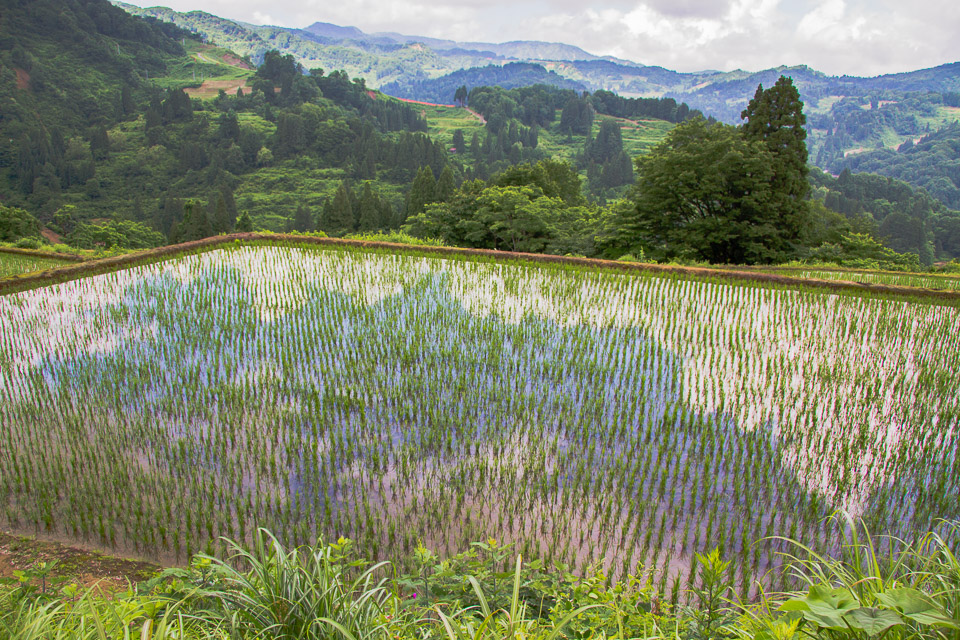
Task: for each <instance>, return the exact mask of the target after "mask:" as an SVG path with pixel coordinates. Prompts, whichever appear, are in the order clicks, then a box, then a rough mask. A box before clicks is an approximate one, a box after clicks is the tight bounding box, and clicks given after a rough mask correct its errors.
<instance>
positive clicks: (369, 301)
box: [0, 248, 960, 515]
mask: <svg viewBox="0 0 960 640" xmlns="http://www.w3.org/2000/svg"><path fill="white" fill-rule="evenodd" d="M0 311H4V313H3V314H2V316H0V329H2V330H3V332H5V333H6V334H7V335H11V334H16V335H17V336H20V335H21V334H22V332H23V331H27V332H30V333H31V335H30V337H29V338H26V339H24V338H22V337H21V338H14V340H15V342H14V343H13V345H15V346H12V345H11V343H10V342H2V343H0V344H2V347H0V354H2V360H0V363H3V364H4V369H3V371H4V373H3V375H0V390H3V391H4V392H5V393H7V394H8V397H18V395H22V394H23V393H24V389H25V388H26V387H25V386H24V384H25V383H24V382H23V379H18V376H17V374H18V373H27V372H30V371H40V372H41V373H42V376H43V378H44V379H45V380H46V381H47V383H48V384H49V385H53V386H56V385H57V384H58V383H64V384H67V383H68V382H69V380H70V378H71V377H74V376H87V377H89V376H93V377H94V378H97V379H98V380H97V382H98V385H102V387H103V388H105V389H111V390H113V391H112V392H113V393H115V394H117V395H118V397H119V398H121V399H122V403H121V405H122V406H125V407H126V408H127V410H129V411H139V410H144V409H145V410H147V411H149V412H155V413H157V414H161V413H163V414H164V415H169V412H170V407H171V406H172V407H173V408H174V411H175V412H179V413H180V414H182V416H183V419H182V420H178V421H171V425H173V424H177V425H178V426H177V427H176V428H175V429H174V431H175V432H176V433H179V434H181V435H182V434H183V433H186V432H188V431H189V427H188V426H187V425H189V424H191V423H194V424H195V423H197V420H198V419H197V418H196V417H191V416H190V415H189V414H190V413H191V406H192V403H194V402H196V398H197V397H198V394H200V396H199V397H203V398H206V399H211V398H213V399H218V398H220V397H229V391H230V388H231V387H241V388H242V387H245V386H248V387H254V386H258V385H266V386H268V387H270V388H271V389H274V388H275V389H276V396H277V398H278V401H279V402H280V406H281V407H285V408H288V409H289V410H290V415H291V420H300V421H302V420H304V414H305V413H308V412H309V411H311V410H312V409H311V408H310V407H313V406H314V404H316V406H319V407H321V408H323V407H335V406H345V407H348V410H347V411H345V412H343V414H342V415H341V414H340V413H337V414H335V415H336V416H340V417H337V418H335V420H342V424H340V423H338V424H337V425H336V426H337V428H340V429H342V430H343V432H344V433H346V432H348V431H352V429H354V428H356V426H357V425H355V424H353V421H357V420H364V421H366V422H368V423H369V422H372V423H375V424H378V425H390V429H391V440H392V442H393V443H394V445H399V444H401V443H404V442H406V441H407V439H408V438H409V437H411V435H410V434H411V433H414V432H415V431H416V429H423V428H427V429H430V428H441V427H442V425H444V424H459V425H460V426H459V427H458V430H459V432H460V433H459V436H460V437H461V438H464V439H465V441H466V442H469V440H470V439H471V438H480V439H483V438H489V437H491V436H492V435H495V434H496V435H502V434H503V433H504V432H505V431H509V430H510V429H511V428H514V426H515V425H521V424H522V425H526V426H527V427H528V426H529V425H534V424H535V425H539V428H541V429H543V430H544V431H545V432H547V433H549V432H558V433H562V432H565V424H567V423H571V424H576V425H577V428H578V429H582V428H584V427H587V428H590V429H596V431H597V433H598V434H602V433H606V432H608V431H610V430H613V429H615V428H616V429H619V422H621V421H625V422H627V423H628V425H629V428H635V426H636V425H637V424H640V423H648V422H649V423H650V424H657V425H659V424H661V423H663V422H664V413H665V411H666V410H667V408H668V406H670V405H672V404H679V405H680V406H686V407H688V408H689V409H690V410H691V411H692V412H694V413H696V414H699V416H700V417H701V418H702V419H704V420H710V419H714V420H717V421H719V422H721V423H722V424H723V425H724V427H725V428H728V429H731V430H732V431H733V432H735V433H732V434H731V436H730V437H736V438H743V437H744V435H743V434H745V433H752V432H754V431H756V432H757V433H756V434H755V435H754V436H751V437H752V438H756V439H759V440H760V441H763V442H766V443H768V446H773V444H774V442H778V443H780V444H779V446H780V447H781V448H782V451H781V453H782V458H781V462H782V463H783V464H786V465H789V466H790V467H792V468H793V469H796V470H798V471H799V472H800V474H801V475H802V477H803V478H802V481H803V482H804V483H805V485H806V486H807V487H808V488H810V489H813V490H816V491H819V492H822V493H824V494H827V495H831V494H832V493H833V492H834V491H836V490H837V489H838V488H842V491H841V493H842V495H841V496H838V498H837V500H836V502H837V504H838V505H839V504H841V503H843V504H846V506H848V507H853V508H860V509H863V508H865V507H864V504H865V503H866V502H867V499H868V497H869V494H870V493H871V492H872V491H874V490H875V489H876V488H877V487H880V486H883V485H884V484H886V483H887V482H889V480H890V479H891V478H892V477H893V474H895V473H897V472H899V473H901V474H902V473H903V472H904V471H906V472H908V476H909V478H908V479H907V480H906V481H905V484H906V485H907V486H908V487H909V485H910V483H911V482H921V481H923V480H924V479H925V477H926V476H928V475H931V474H933V475H935V474H936V473H938V471H937V470H942V469H944V468H945V467H947V466H949V465H951V464H952V461H953V460H954V459H955V456H956V442H955V441H956V438H955V437H953V436H952V434H955V433H956V426H957V416H958V415H960V414H958V400H957V397H956V394H952V395H951V394H948V393H942V392H940V390H939V389H940V388H942V386H941V387H940V388H938V387H937V384H941V385H942V380H944V379H945V380H946V381H948V383H953V384H954V386H953V388H954V389H955V388H956V383H957V381H958V380H960V375H958V361H960V349H958V346H957V340H958V338H957V335H956V332H953V331H950V330H948V329H945V327H946V328H949V327H955V326H957V325H958V324H960V318H958V317H957V316H958V313H957V310H956V309H950V308H941V307H933V306H926V305H922V306H921V305H913V306H910V305H905V304H903V303H898V302H879V301H875V300H866V299H862V298H841V297H837V296H826V295H811V294H799V293H796V292H791V291H778V290H773V289H760V288H748V287H736V286H730V285H719V284H714V283H706V282H691V281H682V280H670V279H665V278H644V277H625V276H621V275H617V274H611V273H605V274H599V275H598V274H586V275H583V274H579V275H578V274H575V273H574V274H570V273H569V272H564V271H556V270H552V269H550V268H547V269H538V268H522V267H517V266H515V265H504V264H478V263H462V262H457V261H443V260H436V259H425V258H410V257H398V256H392V255H386V254H383V255H381V254H358V253H350V252H343V253H340V252H323V251H304V252H301V251H296V250H295V251H292V252H287V251H284V250H279V249H273V248H271V249H265V248H260V249H251V248H245V249H243V250H239V251H218V252H213V253H207V254H202V255H199V256H191V257H187V258H184V259H181V260H177V261H175V262H168V263H163V264H160V265H153V266H149V267H143V268H138V269H132V270H128V271H122V272H118V273H115V274H107V275H104V276H96V277H94V278H88V279H85V280H80V281H76V282H72V283H67V284H64V285H59V286H56V287H50V288H47V289H43V290H38V291H34V292H30V293H24V294H18V295H16V296H8V297H6V298H2V299H0ZM19 345H25V346H26V347H27V348H26V349H25V350H24V349H22V348H21V347H19ZM278 354H280V355H279V356H278ZM284 355H285V356H286V358H287V360H286V361H284ZM140 363H153V364H152V365H151V366H150V367H146V368H143V370H142V371H140V372H139V374H138V376H132V377H131V376H129V375H127V371H128V368H129V367H130V366H131V365H133V366H139V364H140ZM154 365H155V366H154ZM101 376H102V377H101ZM931 379H932V380H933V382H931ZM415 383H416V384H415ZM52 390H53V389H51V391H52ZM27 393H29V392H27ZM271 393H273V392H271ZM314 396H316V397H317V398H319V402H318V403H314V404H310V405H309V407H307V406H306V405H305V400H310V399H311V398H313V397H314ZM171 399H172V401H173V403H172V405H171V403H170V400H171ZM216 405H217V403H216V402H214V404H213V407H214V409H213V411H214V413H216V412H217V411H219V409H217V406H216ZM358 406H362V407H364V411H363V416H362V418H361V417H358V416H359V412H358V411H357V407H358ZM164 412H166V413H164ZM204 419H206V418H204ZM512 425H513V426H512ZM734 425H735V426H736V428H733V427H734ZM667 426H669V425H667ZM527 427H525V428H527ZM738 434H739V435H738ZM934 441H937V442H940V443H942V444H943V445H945V446H942V447H940V448H939V451H938V455H936V456H934V457H933V458H931V459H930V460H927V461H925V463H924V464H925V465H926V466H925V467H924V469H923V471H921V470H920V469H918V468H916V465H915V460H914V457H913V453H912V452H911V447H908V446H906V443H908V442H912V443H914V444H915V443H917V442H923V443H927V444H929V443H931V442H934ZM561 443H563V440H561ZM599 443H600V439H599V438H597V439H595V448H596V449H597V451H596V455H599V456H601V457H602V456H604V455H607V456H615V455H616V453H617V451H618V449H617V446H616V442H612V443H611V444H612V445H613V446H610V447H602V446H601V445H600V444H599ZM680 446H682V447H684V448H685V447H687V446H689V443H687V442H684V443H683V444H682V445H680ZM598 464H603V460H602V458H598ZM907 490H909V489H907ZM944 515H946V514H944Z"/></svg>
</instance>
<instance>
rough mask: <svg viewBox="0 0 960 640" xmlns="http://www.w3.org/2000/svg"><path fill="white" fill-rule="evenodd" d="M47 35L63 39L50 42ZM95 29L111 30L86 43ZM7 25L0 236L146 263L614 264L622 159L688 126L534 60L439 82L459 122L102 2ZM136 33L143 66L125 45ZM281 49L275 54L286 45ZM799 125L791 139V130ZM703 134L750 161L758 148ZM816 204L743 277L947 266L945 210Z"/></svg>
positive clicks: (690, 115)
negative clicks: (103, 249)
mask: <svg viewBox="0 0 960 640" xmlns="http://www.w3.org/2000/svg"><path fill="white" fill-rule="evenodd" d="M91 16H95V17H91ZM104 16H105V17H104ZM203 18H204V20H210V21H213V22H214V23H216V24H219V25H221V27H224V29H226V26H228V25H226V21H222V20H220V19H219V18H216V17H215V16H209V15H208V14H203ZM54 19H55V20H57V21H59V23H60V24H62V25H66V26H64V27H61V29H60V30H57V29H47V28H46V27H45V24H46V22H48V21H50V20H54ZM97 21H100V22H102V23H103V24H104V25H105V26H104V27H103V29H104V30H107V29H109V30H111V31H104V32H101V30H99V27H97ZM71 25H76V26H71ZM2 26H3V28H4V30H3V31H2V32H0V35H2V38H3V39H2V42H3V43H4V48H3V49H2V50H0V63H2V65H3V68H4V70H5V73H4V74H3V75H2V76H0V77H2V79H3V82H2V87H0V91H3V92H4V95H9V96H11V99H12V100H13V101H14V103H15V104H17V105H19V107H18V108H17V109H11V110H9V111H7V110H5V111H4V113H3V119H2V120H0V128H2V130H3V132H4V133H6V134H7V135H8V136H9V138H10V139H11V140H13V141H14V145H11V146H10V147H8V148H7V149H6V154H7V155H6V159H5V161H4V163H3V166H2V167H0V169H2V170H3V172H2V173H3V181H2V182H0V198H2V203H3V206H4V208H5V209H6V210H8V211H9V210H10V209H9V208H10V207H11V206H12V207H16V208H18V209H17V211H23V214H22V215H21V214H20V213H18V214H17V215H16V216H14V217H15V218H17V219H19V220H21V222H23V223H24V225H25V226H23V225H21V226H20V227H18V228H19V229H20V231H18V232H17V233H18V234H19V235H17V234H13V236H12V237H14V238H17V237H23V236H32V235H35V233H36V231H37V230H38V228H39V225H40V224H41V223H42V224H43V225H44V226H46V228H47V230H49V231H50V232H52V233H53V234H54V235H55V236H56V235H59V236H60V237H61V238H63V239H66V240H67V241H68V242H70V243H71V244H74V245H75V246H84V247H91V246H97V245H102V246H112V245H118V246H128V247H139V246H150V245H156V244H161V243H164V242H169V241H179V240H186V239H191V238H199V237H205V236H206V235H210V234H216V233H221V232H224V231H229V230H233V229H235V228H240V229H244V228H254V227H255V228H261V229H268V230H275V231H284V230H299V231H312V230H318V231H323V232H325V233H328V234H331V235H344V234H349V233H357V232H361V233H364V232H372V231H383V230H396V229H399V228H403V229H406V230H408V231H412V232H414V233H417V234H418V235H421V236H426V237H431V238H443V239H444V240H446V241H447V242H452V243H455V244H466V245H467V246H510V247H513V248H524V249H527V250H532V251H551V252H560V253H575V254H581V255H600V254H603V255H609V256H611V257H617V256H619V255H620V254H621V253H622V252H623V247H632V246H634V244H633V243H632V241H631V243H627V244H622V243H620V244H618V243H619V240H617V238H619V237H620V236H619V235H618V234H619V233H620V231H622V230H619V231H618V230H616V229H613V230H610V225H611V224H613V225H614V226H616V224H617V221H618V220H620V219H621V218H622V216H621V215H620V213H622V211H623V206H631V205H630V199H631V198H634V197H635V196H636V193H635V191H631V190H630V189H631V185H633V184H634V180H635V178H636V173H635V171H636V169H637V168H639V167H640V166H641V165H640V164H636V165H635V163H634V160H635V159H636V158H637V157H638V156H642V155H643V154H645V153H646V152H648V151H650V150H651V149H654V148H656V146H657V145H658V143H660V142H661V141H663V140H664V138H666V137H669V136H670V129H671V128H672V127H673V126H674V125H675V124H683V123H687V122H689V121H691V120H696V119H697V116H698V115H699V114H698V112H697V111H696V110H694V109H691V108H690V107H689V106H688V105H687V104H685V103H682V102H679V103H678V102H677V101H676V100H674V99H672V98H629V97H623V96H620V95H617V94H615V93H613V92H610V91H606V90H597V91H594V92H593V93H588V92H584V91H582V89H581V86H580V85H576V84H575V83H574V86H567V87H557V86H555V85H554V84H551V82H550V81H549V80H553V81H554V82H561V83H569V82H571V81H569V80H564V79H563V78H562V77H561V76H559V75H558V74H556V73H552V74H551V73H550V72H548V71H547V70H546V68H545V67H544V66H543V65H537V64H533V63H509V64H506V65H503V66H492V67H488V68H486V73H489V74H491V75H490V77H489V78H486V79H485V80H486V82H485V84H490V85H497V84H504V83H505V82H504V81H502V79H500V78H499V77H497V75H496V74H498V73H501V72H502V73H506V74H507V75H508V76H509V75H510V74H511V73H513V72H514V71H515V70H516V71H517V72H520V73H522V74H526V75H525V76H524V77H525V78H526V79H527V82H538V81H540V80H542V79H544V77H547V78H548V80H546V81H544V82H542V83H540V84H534V85H530V86H518V87H514V88H504V87H502V86H471V87H468V86H467V85H466V84H460V85H459V86H457V87H455V88H454V86H453V85H452V84H451V85H450V86H449V87H448V89H447V90H449V91H450V92H451V93H452V94H453V95H451V96H450V101H452V100H456V101H457V102H458V103H460V104H461V105H468V106H469V107H470V110H467V109H463V108H458V107H431V106H430V105H411V104H406V103H404V102H401V101H399V100H396V99H393V98H390V97H388V96H386V95H384V94H382V93H378V92H376V91H374V90H371V89H370V87H369V86H368V85H367V83H366V82H365V81H364V80H363V79H362V78H355V79H351V78H350V75H349V74H348V73H347V72H345V71H324V70H323V69H319V68H306V67H304V66H303V65H302V64H301V63H299V62H298V61H297V59H296V57H295V56H294V55H292V54H286V55H284V54H282V53H280V52H278V51H277V50H268V51H267V52H266V53H265V54H264V56H263V59H262V60H261V61H260V65H259V68H257V69H253V68H252V63H254V62H255V61H254V60H253V59H252V58H251V56H249V55H246V56H242V57H241V56H240V55H237V54H236V53H234V52H232V51H230V50H227V49H218V48H215V47H214V46H213V45H212V44H203V43H201V42H200V41H199V40H196V39H192V38H191V37H189V35H188V34H187V33H186V32H184V31H181V30H179V29H178V28H177V27H175V26H174V25H170V24H164V23H162V22H158V21H152V22H151V21H150V20H149V19H148V20H146V21H144V20H143V19H141V18H139V17H136V16H133V15H129V14H126V13H124V12H122V11H120V10H119V9H117V8H115V7H111V6H110V5H109V4H108V3H106V2H105V0H85V1H80V0H74V1H72V2H67V3H60V4H56V3H52V2H38V3H33V4H29V3H26V4H20V5H16V6H14V7H13V8H12V9H11V10H10V11H8V12H6V13H5V14H4V23H3V25H2ZM14 27H15V29H14ZM71 28H72V29H74V30H77V31H78V33H77V34H75V35H74V36H72V40H71V42H73V43H81V45H82V47H83V48H85V49H86V50H88V51H87V52H86V53H84V51H83V50H80V51H78V50H75V48H74V47H73V45H71V46H64V47H60V46H58V41H57V39H58V38H64V37H66V36H68V35H69V33H67V32H64V31H63V29H71ZM236 28H237V30H235V31H232V32H231V33H232V34H233V36H235V37H240V36H243V34H244V33H245V32H244V31H243V29H242V25H236ZM144 29H146V31H143V30H144ZM141 31H143V35H142V36H140V40H141V41H142V42H143V43H145V44H144V45H142V46H140V47H139V48H135V47H132V46H131V45H130V44H129V42H128V41H126V40H124V38H129V37H130V36H129V34H134V36H136V34H138V33H140V32H141ZM281 31H282V30H281ZM224 32H226V31H224ZM104 33H118V34H121V35H120V36H119V37H118V38H119V39H112V38H111V37H108V36H106V35H104ZM283 33H284V34H286V35H285V36H284V35H283V34H280V33H279V32H278V37H279V36H283V37H293V36H292V35H290V34H289V33H287V32H286V31H283ZM124 34H126V35H124ZM256 37H259V36H256ZM317 37H321V36H317ZM383 46H387V45H383ZM389 46H394V47H400V48H401V49H402V48H405V49H407V50H413V49H414V47H405V46H404V45H396V44H394V45H389ZM424 51H425V49H424ZM90 52H94V53H96V52H100V53H103V54H104V55H94V54H91V53H90ZM110 52H113V53H112V55H107V54H109V53H110ZM84 56H86V57H84ZM78 61H79V62H78ZM571 64H573V63H571ZM576 64H581V63H576ZM582 64H590V65H595V66H597V67H598V68H600V67H602V68H609V67H610V66H611V65H614V66H616V63H614V62H610V61H592V62H591V61H587V62H583V63H582ZM18 65H23V66H18ZM64 69H69V70H70V72H71V73H72V74H73V75H74V78H71V79H65V80H64V81H63V86H73V85H71V84H70V82H72V83H73V84H74V85H76V86H77V87H79V88H80V89H81V92H79V93H77V94H68V93H64V92H58V91H57V90H56V89H57V88H58V87H60V86H61V83H60V82H59V80H58V81H57V82H56V83H49V82H48V83H46V84H44V82H43V80H44V77H45V74H49V73H53V74H56V73H62V70H64ZM650 70H651V72H653V71H655V70H653V69H650ZM24 72H26V73H28V74H29V73H31V72H32V73H33V77H31V78H25V77H24ZM657 73H661V75H664V74H666V75H669V72H666V71H664V70H661V71H660V72H657ZM454 77H455V78H456V79H458V80H459V79H463V76H454ZM556 78H560V80H556ZM38 80H39V82H38ZM507 80H509V77H508V78H507ZM781 81H783V82H786V79H784V78H780V80H778V84H780V82H781ZM523 84H525V85H526V84H527V83H526V82H525V83H523ZM787 84H789V85H790V86H792V83H789V82H788V83H787ZM83 90H87V91H94V90H95V91H96V93H90V94H84V93H83V92H82V91H83ZM218 91H219V94H218ZM791 91H792V89H791ZM747 93H748V94H749V91H748V92H747ZM792 99H793V100H795V101H797V102H796V105H797V109H798V110H799V109H801V108H802V105H801V103H800V102H799V101H798V100H799V98H798V97H794V98H792ZM73 100H77V101H79V104H75V103H74V102H72V101H73ZM881 109H882V108H881ZM61 114H63V115H62V117H61ZM797 122H798V123H801V124H800V125H799V126H801V127H802V122H803V118H798V119H797ZM708 124H709V123H708ZM711 126H712V125H711ZM690 130H693V129H690ZM716 131H718V132H719V133H716V136H719V138H722V139H724V140H726V139H727V138H730V139H736V140H737V141H738V142H737V144H740V145H741V146H742V145H743V144H746V145H747V146H746V147H744V150H745V151H746V152H749V154H750V155H752V156H756V160H757V161H758V162H760V161H762V155H763V153H762V150H761V149H759V148H758V147H757V145H756V144H754V143H753V142H750V141H749V140H747V141H746V142H743V141H742V140H741V138H740V134H736V133H734V132H733V131H730V130H725V131H722V132H720V130H716ZM719 138H718V139H719ZM678 140H679V139H678ZM754 142H755V141H754ZM751 145H752V146H751ZM693 150H694V151H696V149H693ZM758 154H759V155H758ZM806 157H807V156H806V152H805V151H804V153H803V158H804V161H805V159H806ZM702 169H703V170H707V171H709V168H708V167H704V168H702ZM727 169H732V167H727ZM831 190H833V191H836V190H837V189H835V188H833V187H828V188H827V191H831ZM798 193H799V192H798ZM818 193H819V192H818ZM774 195H775V194H774ZM774 195H771V198H773V197H774ZM821 195H822V196H823V197H822V198H821V199H822V200H823V201H824V203H825V205H824V207H821V208H820V209H815V211H816V212H818V217H816V219H815V220H814V223H813V227H815V228H816V229H818V231H816V232H815V233H812V234H808V235H809V237H808V238H799V239H797V242H800V243H801V244H797V245H796V247H793V248H791V247H787V246H786V245H784V247H781V248H780V249H777V250H776V251H774V252H766V253H759V252H758V253H755V254H749V255H747V254H744V255H747V257H746V258H745V259H748V260H750V261H769V260H773V259H785V258H788V257H790V256H793V255H802V254H803V252H802V251H801V249H802V247H804V246H805V247H807V248H812V247H816V246H819V244H821V243H831V242H832V243H836V242H839V241H840V240H841V239H842V238H843V235H844V233H846V232H852V231H858V230H860V229H861V228H863V229H864V230H865V232H866V233H868V234H870V235H871V236H872V237H878V238H880V237H883V238H887V239H888V241H889V242H890V243H891V244H892V245H895V246H897V247H900V248H901V250H904V251H911V252H914V253H916V254H918V255H919V256H921V257H922V258H923V261H924V263H925V264H928V263H930V262H931V261H932V260H933V259H935V258H936V257H937V256H943V257H948V258H949V257H952V256H955V255H957V254H958V253H960V246H958V243H957V241H956V239H955V238H954V237H953V233H952V231H951V230H952V226H950V224H946V225H944V224H941V221H943V220H947V222H948V223H949V219H952V215H953V214H952V212H949V211H947V210H946V209H943V210H941V209H936V210H934V209H933V208H932V205H930V203H929V202H927V201H923V202H920V200H917V198H914V199H913V200H911V201H910V202H907V201H905V200H904V201H903V202H901V201H900V200H897V201H896V202H893V201H891V202H892V205H891V206H894V207H901V208H902V207H912V209H911V211H910V212H909V215H908V219H907V220H900V219H898V218H897V217H896V216H894V217H891V218H889V220H888V215H887V214H888V213H889V207H886V208H884V207H883V206H879V207H878V206H874V205H876V204H877V203H876V200H877V199H878V198H880V199H882V198H883V197H884V196H871V197H870V198H869V199H868V201H865V204H860V205H857V206H855V207H851V206H850V205H849V202H847V200H851V199H855V196H854V195H850V194H849V193H848V192H844V195H843V197H844V198H846V200H844V202H846V205H845V206H846V209H841V210H840V211H839V213H840V214H841V215H842V216H843V218H836V217H831V215H835V214H830V213H829V211H830V210H831V209H832V210H834V211H837V207H836V206H833V205H834V203H833V200H831V199H830V194H829V193H828V194H821ZM625 196H626V200H622V199H623V198H624V197H625ZM901 200H902V198H901ZM608 203H611V204H610V206H607V205H608ZM618 203H619V204H618ZM916 203H920V204H916ZM847 209H850V210H849V211H848V210H847ZM824 212H826V213H824ZM861 214H862V215H861ZM5 215H6V214H5ZM25 216H26V217H25ZM857 216H860V217H859V218H858V217H857ZM864 216H869V217H870V219H866V220H861V218H864ZM628 217H629V216H628ZM31 218H32V219H33V222H31V221H30V219H31ZM624 219H626V218H624ZM37 220H39V222H37ZM458 220H459V222H457V221H458ZM870 220H872V224H871V222H870ZM17 224H19V223H17ZM31 225H33V226H31ZM451 225H452V226H451ZM918 225H919V226H918ZM493 229H500V231H497V232H496V233H501V232H502V233H504V234H507V235H504V236H497V235H496V233H494V234H493V235H491V233H492V230H493ZM504 230H505V231H504ZM4 233H5V231H4V230H3V229H0V236H4ZM611 234H612V235H611ZM605 235H606V236H607V238H606V239H604V236H605ZM51 237H53V236H51ZM507 237H508V238H509V239H505V238H507ZM611 238H613V240H611ZM5 239H7V238H6V237H0V240H5ZM634 240H636V239H634ZM611 242H612V244H611ZM791 242H793V240H791ZM503 243H507V244H506V245H504V244H503ZM637 246H640V245H637ZM646 247H647V248H646V249H644V250H645V251H649V252H654V251H655V250H657V247H655V246H652V245H646ZM798 251H799V253H797V252H798ZM649 255H654V253H649ZM663 255H665V256H666V255H667V253H664V254H663ZM677 255H680V254H677ZM683 255H686V254H683ZM690 255H700V254H694V253H690ZM736 255H739V254H735V253H730V254H729V255H727V254H724V256H726V257H724V256H720V257H719V258H717V259H730V258H729V256H736ZM751 256H752V257H751ZM714 257H716V256H714ZM714 257H709V256H708V257H706V258H702V257H701V258H698V259H710V260H713V259H714Z"/></svg>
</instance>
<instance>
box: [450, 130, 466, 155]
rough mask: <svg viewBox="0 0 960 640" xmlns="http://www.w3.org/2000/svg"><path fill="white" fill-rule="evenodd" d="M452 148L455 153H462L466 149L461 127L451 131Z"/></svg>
mask: <svg viewBox="0 0 960 640" xmlns="http://www.w3.org/2000/svg"><path fill="white" fill-rule="evenodd" d="M453 148H454V149H456V150H457V153H463V152H465V151H466V150H467V141H466V140H465V139H464V137H463V129H456V130H455V131H454V132H453Z"/></svg>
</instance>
